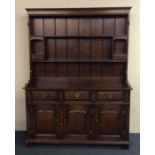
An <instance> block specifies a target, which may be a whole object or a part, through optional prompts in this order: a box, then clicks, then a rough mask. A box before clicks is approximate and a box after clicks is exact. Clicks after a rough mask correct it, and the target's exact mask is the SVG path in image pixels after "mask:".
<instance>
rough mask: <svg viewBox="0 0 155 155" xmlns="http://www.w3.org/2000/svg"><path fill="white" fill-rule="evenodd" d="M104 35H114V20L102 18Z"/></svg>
mask: <svg viewBox="0 0 155 155" xmlns="http://www.w3.org/2000/svg"><path fill="white" fill-rule="evenodd" d="M103 28H104V30H103V32H104V35H114V31H115V18H104V26H103Z"/></svg>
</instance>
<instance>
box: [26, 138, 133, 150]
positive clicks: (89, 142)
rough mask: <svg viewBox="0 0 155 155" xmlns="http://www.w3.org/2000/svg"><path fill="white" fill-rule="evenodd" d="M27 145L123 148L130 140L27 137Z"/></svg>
mask: <svg viewBox="0 0 155 155" xmlns="http://www.w3.org/2000/svg"><path fill="white" fill-rule="evenodd" d="M25 143H26V145H27V147H31V146H32V145H33V144H73V145H76V144H77V145H80V144H82V145H112V146H122V147H123V148H124V149H128V148H129V144H130V141H128V140H126V141H103V140H102V141H98V140H81V141H80V140H66V139H61V140H60V139H57V140H56V139H55V140H53V139H27V140H26V141H25Z"/></svg>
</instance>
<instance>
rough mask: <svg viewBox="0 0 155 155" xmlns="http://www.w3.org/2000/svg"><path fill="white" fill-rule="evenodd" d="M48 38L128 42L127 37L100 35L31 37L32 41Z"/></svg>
mask: <svg viewBox="0 0 155 155" xmlns="http://www.w3.org/2000/svg"><path fill="white" fill-rule="evenodd" d="M48 38H54V39H103V38H113V40H127V35H122V36H114V35H100V36H92V35H91V36H90V35H88V36H53V35H52V36H33V35H32V36H30V40H44V39H48Z"/></svg>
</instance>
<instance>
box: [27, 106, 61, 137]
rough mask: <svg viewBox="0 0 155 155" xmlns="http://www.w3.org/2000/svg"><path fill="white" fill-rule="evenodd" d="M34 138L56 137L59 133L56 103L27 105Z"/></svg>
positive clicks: (58, 111) (58, 110) (58, 114)
mask: <svg viewBox="0 0 155 155" xmlns="http://www.w3.org/2000/svg"><path fill="white" fill-rule="evenodd" d="M29 110H30V111H31V118H30V119H29V121H30V122H31V123H30V124H32V125H33V126H30V130H31V129H32V130H33V137H34V138H56V137H58V136H59V135H60V133H59V128H60V121H61V120H60V119H61V118H60V114H61V112H60V109H59V107H58V105H56V104H35V105H31V106H29Z"/></svg>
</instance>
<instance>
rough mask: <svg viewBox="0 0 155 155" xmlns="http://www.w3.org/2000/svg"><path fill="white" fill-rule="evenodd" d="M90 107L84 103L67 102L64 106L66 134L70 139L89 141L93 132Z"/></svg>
mask: <svg viewBox="0 0 155 155" xmlns="http://www.w3.org/2000/svg"><path fill="white" fill-rule="evenodd" d="M89 111H90V110H89V105H88V104H86V103H85V102H83V101H73V102H72V101H70V102H69V101H67V102H65V105H64V133H65V136H66V138H68V139H76V138H78V139H87V138H88V134H89V132H90V131H91V120H90V119H91V118H90V117H89Z"/></svg>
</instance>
